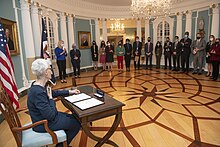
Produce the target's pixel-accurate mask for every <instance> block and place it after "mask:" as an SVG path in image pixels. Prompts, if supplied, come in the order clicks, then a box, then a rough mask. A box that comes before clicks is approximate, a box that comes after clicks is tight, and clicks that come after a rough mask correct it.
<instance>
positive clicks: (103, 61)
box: [99, 41, 106, 70]
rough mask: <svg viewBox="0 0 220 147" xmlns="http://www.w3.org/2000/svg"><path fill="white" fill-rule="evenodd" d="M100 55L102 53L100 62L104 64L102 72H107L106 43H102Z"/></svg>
mask: <svg viewBox="0 0 220 147" xmlns="http://www.w3.org/2000/svg"><path fill="white" fill-rule="evenodd" d="M99 53H100V60H99V61H100V63H101V64H102V70H106V66H105V63H106V60H105V59H106V54H105V41H102V42H101V45H100V49H99Z"/></svg>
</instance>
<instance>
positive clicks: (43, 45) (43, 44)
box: [40, 17, 47, 58]
mask: <svg viewBox="0 0 220 147" xmlns="http://www.w3.org/2000/svg"><path fill="white" fill-rule="evenodd" d="M45 50H47V31H46V29H45V24H44V18H43V17H42V34H41V53H40V57H41V58H44V51H45Z"/></svg>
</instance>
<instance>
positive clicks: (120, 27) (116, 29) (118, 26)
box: [111, 20, 125, 34]
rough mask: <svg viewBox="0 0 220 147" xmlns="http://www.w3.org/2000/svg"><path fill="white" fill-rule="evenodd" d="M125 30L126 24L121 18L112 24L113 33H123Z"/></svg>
mask: <svg viewBox="0 0 220 147" xmlns="http://www.w3.org/2000/svg"><path fill="white" fill-rule="evenodd" d="M124 32H125V27H124V24H123V23H121V22H120V21H119V20H115V22H114V23H112V24H111V33H113V34H123V33H124Z"/></svg>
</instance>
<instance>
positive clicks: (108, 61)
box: [105, 41, 114, 71]
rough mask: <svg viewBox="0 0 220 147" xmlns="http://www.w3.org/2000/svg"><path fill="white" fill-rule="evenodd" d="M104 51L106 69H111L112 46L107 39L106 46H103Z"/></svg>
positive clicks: (112, 60)
mask: <svg viewBox="0 0 220 147" xmlns="http://www.w3.org/2000/svg"><path fill="white" fill-rule="evenodd" d="M105 53H106V64H107V67H108V71H112V62H114V47H113V46H112V45H111V44H110V42H109V41H107V46H106V48H105Z"/></svg>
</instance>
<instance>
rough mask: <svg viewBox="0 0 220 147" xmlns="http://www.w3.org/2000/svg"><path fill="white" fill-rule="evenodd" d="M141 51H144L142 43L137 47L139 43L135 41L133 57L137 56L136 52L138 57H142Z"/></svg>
mask: <svg viewBox="0 0 220 147" xmlns="http://www.w3.org/2000/svg"><path fill="white" fill-rule="evenodd" d="M141 49H142V42H140V41H139V42H138V45H137V42H136V41H135V42H134V43H133V55H134V56H135V55H136V54H135V53H136V51H138V56H140V55H141Z"/></svg>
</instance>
